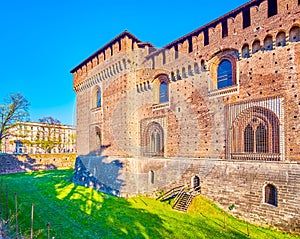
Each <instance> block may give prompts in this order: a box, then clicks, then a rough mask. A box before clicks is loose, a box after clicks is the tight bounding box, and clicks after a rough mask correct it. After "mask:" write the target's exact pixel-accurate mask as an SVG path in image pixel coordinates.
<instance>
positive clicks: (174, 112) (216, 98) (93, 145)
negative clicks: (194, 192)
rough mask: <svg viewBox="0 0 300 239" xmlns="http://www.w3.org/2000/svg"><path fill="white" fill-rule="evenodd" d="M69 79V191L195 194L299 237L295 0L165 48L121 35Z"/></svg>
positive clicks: (246, 11)
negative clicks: (72, 127) (72, 139)
mask: <svg viewBox="0 0 300 239" xmlns="http://www.w3.org/2000/svg"><path fill="white" fill-rule="evenodd" d="M71 73H72V74H73V78H74V90H75V92H76V97H77V150H78V155H79V156H78V158H77V162H76V165H75V173H74V179H75V181H76V182H77V183H81V184H83V185H86V186H92V187H95V188H96V189H98V190H103V191H107V192H110V193H113V194H115V195H118V196H125V197H126V196H130V195H135V194H138V193H143V194H151V193H153V192H155V191H158V190H168V189H171V188H173V187H176V186H179V185H185V184H188V185H191V186H200V187H201V194H203V195H205V196H206V197H208V198H210V199H212V200H214V201H215V202H216V203H217V204H219V205H220V206H222V207H223V208H225V209H226V208H228V206H229V205H232V204H234V205H235V210H234V212H233V213H234V214H236V215H237V216H240V217H243V218H247V219H248V220H252V221H255V222H262V223H264V224H270V225H274V226H277V227H281V228H284V229H286V230H299V229H300V219H299V218H300V210H299V206H300V147H299V145H300V137H299V136H300V114H299V109H300V100H299V99H300V76H299V73H300V0H252V1H250V2H248V3H246V4H244V5H242V6H240V7H239V8H237V9H235V10H233V11H231V12H229V13H227V14H225V15H223V16H221V17H220V18H218V19H216V20H214V21H212V22H210V23H208V24H206V25H204V26H202V27H200V28H199V29H196V30H194V31H193V32H191V33H188V34H187V35H185V36H183V37H181V38H179V39H177V40H175V41H173V42H171V43H169V44H167V45H166V46H165V47H163V48H161V49H157V48H155V47H154V46H153V45H152V44H151V43H149V42H142V41H140V40H139V39H138V38H136V37H135V36H134V35H132V34H131V33H129V32H128V31H125V32H123V33H121V34H120V35H119V36H117V37H116V38H114V39H112V40H111V41H110V42H109V43H107V44H106V45H105V46H103V47H102V48H100V49H99V50H98V51H96V52H95V53H94V54H92V55H91V56H89V57H88V58H87V59H85V60H84V61H83V62H82V63H80V64H79V65H78V66H76V67H75V68H74V69H72V70H71Z"/></svg>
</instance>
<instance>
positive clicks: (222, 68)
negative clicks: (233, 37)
mask: <svg viewBox="0 0 300 239" xmlns="http://www.w3.org/2000/svg"><path fill="white" fill-rule="evenodd" d="M231 85H232V64H231V62H230V61H229V60H223V61H221V63H220V65H219V67H218V89H220V88H224V87H227V86H231Z"/></svg>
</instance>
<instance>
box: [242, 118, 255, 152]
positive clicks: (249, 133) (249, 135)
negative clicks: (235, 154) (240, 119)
mask: <svg viewBox="0 0 300 239" xmlns="http://www.w3.org/2000/svg"><path fill="white" fill-rule="evenodd" d="M244 148H245V152H248V153H249V152H253V151H254V132H253V128H252V126H251V125H250V124H248V125H247V127H246V128H245V132H244Z"/></svg>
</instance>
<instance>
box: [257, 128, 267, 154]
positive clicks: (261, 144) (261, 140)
mask: <svg viewBox="0 0 300 239" xmlns="http://www.w3.org/2000/svg"><path fill="white" fill-rule="evenodd" d="M255 138H256V152H258V153H267V152H268V144H267V142H268V132H267V129H266V127H265V126H264V124H262V123H260V124H259V126H258V127H257V128H256V132H255Z"/></svg>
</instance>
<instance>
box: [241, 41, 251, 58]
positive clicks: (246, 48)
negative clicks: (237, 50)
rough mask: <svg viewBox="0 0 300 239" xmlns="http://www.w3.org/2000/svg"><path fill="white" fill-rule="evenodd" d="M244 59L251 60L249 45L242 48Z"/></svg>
mask: <svg viewBox="0 0 300 239" xmlns="http://www.w3.org/2000/svg"><path fill="white" fill-rule="evenodd" d="M242 57H243V58H249V57H250V54H249V45H248V44H245V45H244V46H243V48H242Z"/></svg>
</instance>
